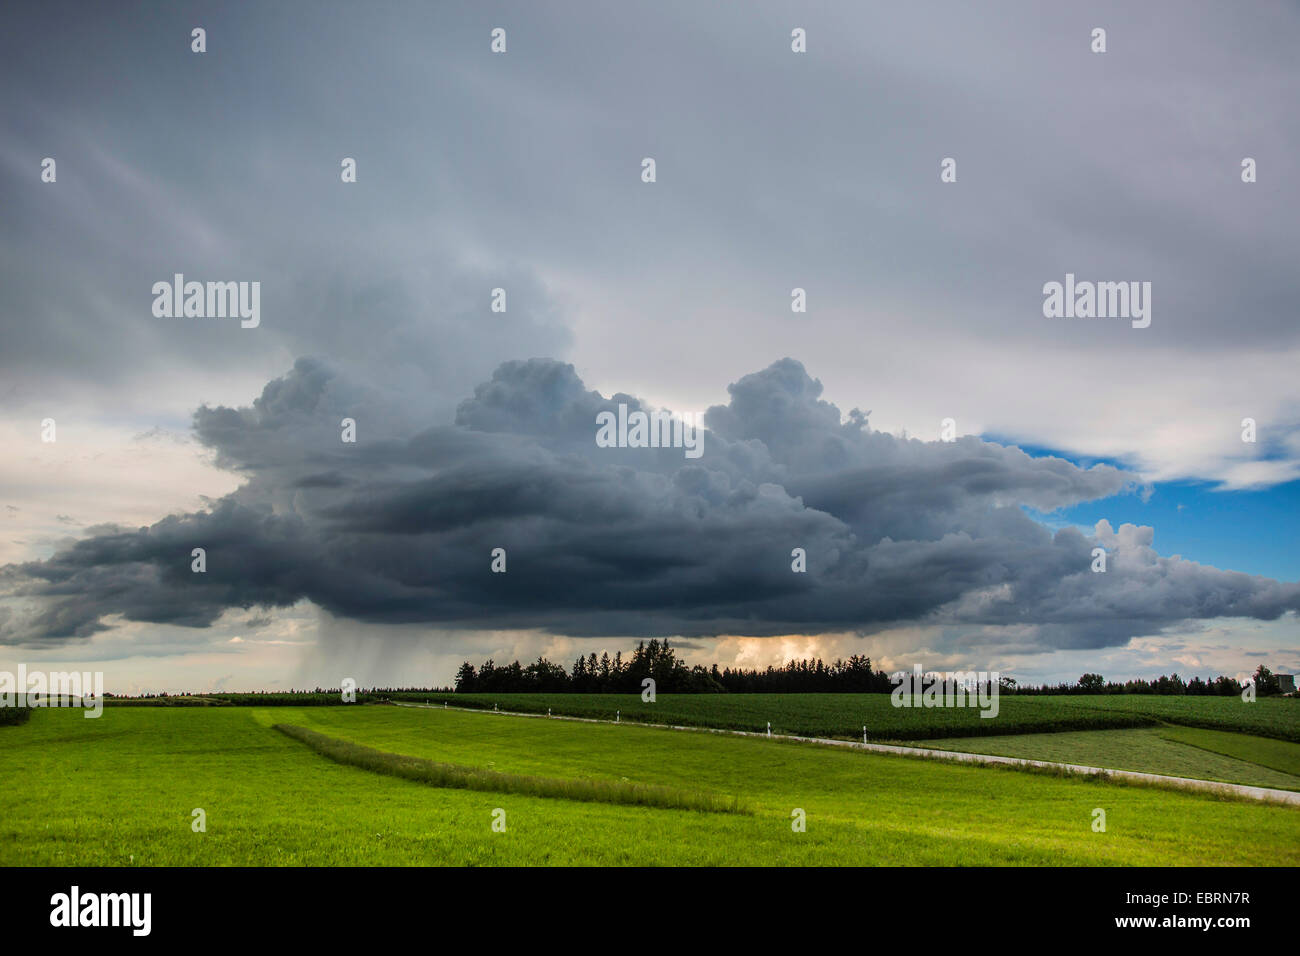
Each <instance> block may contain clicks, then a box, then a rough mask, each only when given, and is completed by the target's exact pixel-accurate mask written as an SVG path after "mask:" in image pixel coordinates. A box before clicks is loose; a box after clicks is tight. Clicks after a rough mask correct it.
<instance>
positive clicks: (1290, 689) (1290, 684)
mask: <svg viewBox="0 0 1300 956" xmlns="http://www.w3.org/2000/svg"><path fill="white" fill-rule="evenodd" d="M1277 689H1278V690H1279V691H1280V692H1281V693H1283V694H1294V693H1295V675H1294V674H1278V675H1277Z"/></svg>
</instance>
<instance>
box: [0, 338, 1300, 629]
mask: <svg viewBox="0 0 1300 956" xmlns="http://www.w3.org/2000/svg"><path fill="white" fill-rule="evenodd" d="M728 391H729V393H730V400H729V401H728V403H727V404H725V405H718V406H714V407H712V408H710V409H709V410H708V411H707V413H706V415H705V422H706V425H707V432H706V433H705V436H704V445H703V447H704V454H703V456H702V457H700V458H698V459H687V458H686V457H685V456H684V455H683V452H682V449H680V448H657V449H638V448H601V447H598V446H597V445H596V443H595V440H594V436H595V430H596V415H597V413H599V412H601V411H604V410H615V409H616V408H617V406H618V405H619V404H626V405H628V406H629V408H630V409H631V410H648V409H649V406H647V405H646V404H645V403H644V402H642V401H640V400H638V399H637V398H636V397H634V396H631V395H626V394H622V393H616V394H614V395H611V396H608V397H606V396H604V395H601V394H600V393H599V392H598V391H595V390H591V389H588V388H587V387H586V386H585V385H584V383H583V382H582V380H581V379H580V378H579V377H578V375H577V373H576V372H575V370H574V368H573V367H572V366H571V365H568V364H565V363H562V362H558V361H555V360H551V359H532V360H529V361H511V362H506V363H504V364H502V365H500V366H499V367H498V368H497V369H496V371H495V372H494V373H493V375H492V377H491V379H490V380H489V381H486V382H483V383H481V384H480V385H479V386H478V387H477V388H475V389H474V391H473V394H472V395H470V396H469V397H467V398H465V399H464V400H463V401H462V402H461V403H460V405H459V407H458V408H457V409H456V411H455V413H454V416H451V417H449V420H444V421H441V422H428V423H422V427H420V428H419V429H418V430H411V429H410V426H409V424H408V423H409V421H410V415H409V408H396V407H393V405H392V402H393V399H392V398H391V396H390V395H389V394H388V393H386V392H384V391H383V390H381V389H378V388H374V387H370V386H368V385H366V384H365V383H363V382H360V381H357V380H355V379H353V378H350V377H349V376H348V375H346V374H345V373H344V372H342V371H340V370H339V369H338V368H336V367H335V366H333V365H331V364H328V363H325V362H322V361H319V360H312V359H300V360H299V361H298V362H297V363H296V364H295V365H294V367H293V369H292V370H291V371H290V372H289V373H288V374H286V375H284V376H283V377H281V378H278V379H276V380H274V381H272V382H270V383H269V384H267V385H266V387H265V388H264V390H263V392H262V394H261V395H260V396H259V397H258V398H257V399H256V400H255V401H254V402H253V404H252V405H251V406H249V407H243V408H228V407H206V406H205V407H202V408H200V409H199V410H198V411H197V412H196V413H195V416H194V430H195V435H196V436H197V438H198V440H199V441H200V442H201V443H202V444H203V445H205V446H207V447H208V448H210V449H211V450H212V451H213V452H214V453H215V458H216V460H217V461H218V462H219V463H220V464H221V465H222V466H223V467H225V468H227V469H230V470H232V471H235V472H237V473H239V474H240V475H242V476H244V477H245V478H246V479H247V480H246V481H245V483H244V484H243V485H242V486H241V487H240V488H239V489H238V490H237V491H235V492H234V493H232V494H229V495H227V496H225V497H224V498H221V499H219V500H217V501H216V502H214V503H213V504H212V506H211V507H209V508H207V509H206V510H203V511H198V512H194V513H189V514H183V515H172V516H169V517H167V518H164V519H162V520H160V521H158V522H156V523H155V524H153V525H151V526H149V527H144V528H138V529H128V528H120V527H100V528H95V529H91V533H90V534H89V536H88V537H86V538H84V539H82V540H79V541H76V542H74V543H71V544H69V545H67V546H65V547H63V548H62V549H61V550H59V551H58V552H57V553H56V554H54V555H53V556H52V557H51V558H49V559H48V560H45V561H32V562H26V563H22V564H12V565H9V566H7V567H5V568H3V569H0V589H2V591H3V594H4V596H5V602H4V607H5V610H6V612H7V613H5V615H4V617H3V618H0V641H2V642H3V643H6V644H11V645H12V644H20V645H22V644H25V645H36V646H41V645H58V644H61V643H65V642H67V641H69V640H77V639H85V638H88V637H90V636H91V635H93V634H95V633H96V632H98V631H100V630H103V629H104V628H106V627H108V626H109V625H108V624H107V623H106V620H108V619H112V620H127V621H141V622H152V623H159V624H161V623H166V624H172V625H182V626H186V627H207V626H210V625H212V624H213V623H214V622H215V621H217V620H218V619H219V618H221V616H222V615H223V614H224V613H225V612H227V611H228V610H230V609H232V608H254V607H256V608H262V609H271V608H286V607H290V606H292V605H294V604H296V603H298V602H300V601H302V600H304V599H306V600H309V601H311V602H313V603H314V604H316V605H318V606H319V607H320V608H322V609H324V610H325V611H327V612H328V613H329V614H330V615H332V616H334V617H335V618H338V619H343V620H353V621H358V622H369V623H374V624H403V625H429V626H438V627H444V628H458V629H460V630H462V631H465V630H470V631H474V630H480V631H483V630H510V629H536V630H538V631H541V632H549V633H555V634H565V635H570V636H588V635H605V636H641V635H645V636H650V635H681V636H685V637H692V636H699V637H710V636H717V635H724V634H725V635H749V636H766V635H776V634H788V633H802V634H817V633H832V632H837V633H838V632H845V631H852V632H858V633H866V632H873V631H879V630H883V629H886V628H889V627H896V626H898V625H900V624H908V623H915V624H927V625H937V626H961V627H968V628H971V629H972V630H974V631H980V632H984V633H985V634H986V635H990V639H992V640H996V636H995V635H996V634H997V633H999V632H1000V631H1004V632H1005V633H1006V634H1008V635H1013V637H1012V639H1013V640H1014V641H1015V642H1016V643H1017V645H1018V646H1021V647H1024V646H1036V647H1039V648H1046V647H1069V648H1078V647H1100V646H1105V645H1109V644H1118V643H1123V642H1125V641H1127V640H1128V639H1129V638H1130V637H1132V636H1134V635H1138V634H1150V633H1155V632H1158V631H1159V630H1161V629H1162V628H1165V627H1168V626H1171V625H1173V624H1176V623H1178V622H1181V621H1184V620H1188V619H1201V618H1215V617H1228V616H1239V617H1252V618H1259V619H1273V618H1276V617H1278V616H1279V615H1281V614H1282V613H1284V612H1286V611H1288V610H1296V609H1297V608H1300V586H1298V585H1294V584H1283V583H1279V582H1277V581H1272V580H1269V579H1266V578H1260V577H1254V576H1250V575H1246V574H1239V573H1235V572H1231V571H1223V570H1219V569H1216V568H1211V567H1206V566H1203V565H1199V564H1196V563H1194V562H1190V561H1184V560H1181V559H1179V558H1176V557H1174V558H1170V557H1161V556H1160V555H1158V554H1157V553H1156V551H1155V550H1154V547H1153V545H1154V538H1153V531H1152V529H1151V528H1138V527H1135V526H1133V525H1123V526H1121V527H1120V528H1119V529H1118V530H1114V529H1112V528H1111V527H1110V525H1109V524H1107V523H1106V522H1104V521H1103V522H1101V523H1099V524H1098V525H1097V527H1096V528H1095V529H1094V530H1093V532H1092V533H1091V534H1084V533H1082V532H1080V531H1079V530H1077V529H1074V528H1065V529H1063V530H1060V531H1057V532H1055V533H1052V532H1051V531H1049V530H1048V529H1047V528H1046V527H1044V526H1043V525H1042V524H1040V523H1039V522H1037V521H1035V520H1033V519H1032V518H1031V517H1029V515H1027V514H1026V512H1025V508H1032V509H1034V510H1036V511H1050V510H1052V509H1056V508H1061V507H1067V506H1069V505H1072V504H1076V503H1078V502H1081V501H1088V500H1096V499H1101V498H1106V497H1109V496H1112V495H1116V494H1120V493H1123V492H1126V491H1131V490H1133V488H1134V483H1133V476H1132V475H1131V474H1128V473H1126V472H1124V471H1122V470H1120V469H1117V468H1114V467H1111V466H1109V465H1096V466H1093V467H1091V468H1086V469H1084V468H1080V467H1078V466H1076V465H1074V464H1072V463H1070V462H1068V461H1064V460H1062V459H1059V458H1052V457H1038V458H1035V457H1031V456H1030V455H1027V454H1026V453H1024V452H1023V451H1021V450H1020V449H1018V448H1015V447H1008V446H1003V445H999V444H996V443H992V442H987V441H981V440H978V439H976V438H973V437H966V438H960V439H958V440H956V441H953V442H923V441H919V440H917V439H908V438H903V437H898V436H894V435H890V434H886V433H884V432H881V431H875V430H873V429H872V428H871V426H870V423H869V420H868V417H867V415H866V414H864V413H862V412H861V411H859V410H857V409H854V410H851V411H850V412H849V413H848V414H847V415H846V414H843V413H842V412H841V410H840V409H839V408H837V407H836V406H835V405H833V404H831V403H830V402H828V401H825V400H824V399H823V398H822V397H821V393H822V385H821V383H820V382H819V381H818V380H816V379H814V378H812V377H811V376H809V375H808V373H807V372H806V371H805V369H804V367H803V366H802V365H801V364H800V363H799V362H797V361H794V360H792V359H788V358H787V359H782V360H781V361H778V362H776V363H774V364H773V365H771V366H770V367H768V368H766V369H763V370H762V371H759V372H756V373H754V374H751V375H747V376H745V377H743V378H741V379H740V380H739V381H737V382H736V383H734V384H733V385H731V386H730V387H729V389H728ZM345 417H351V418H354V419H355V420H356V422H357V432H358V441H357V442H356V443H355V444H350V443H345V442H342V441H341V440H340V422H341V421H342V419H343V418H345ZM196 547H201V548H204V549H205V551H206V559H207V570H206V572H205V573H201V574H200V573H194V572H192V571H191V566H190V563H191V551H192V549H193V548H196ZM1095 547H1103V548H1105V549H1106V550H1107V552H1108V570H1107V571H1106V572H1105V573H1100V574H1099V573H1093V572H1092V571H1091V564H1092V549H1093V548H1095ZM494 548H505V549H506V552H507V567H508V570H507V572H506V573H505V574H496V573H492V572H491V570H490V567H489V565H490V553H491V551H492V549H494ZM794 548H802V549H804V550H805V551H806V554H807V572H806V573H794V572H792V570H791V551H792V549H794Z"/></svg>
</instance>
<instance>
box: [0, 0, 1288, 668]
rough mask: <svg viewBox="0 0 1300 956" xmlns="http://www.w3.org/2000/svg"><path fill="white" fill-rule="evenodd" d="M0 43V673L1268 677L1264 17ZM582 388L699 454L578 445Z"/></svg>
mask: <svg viewBox="0 0 1300 956" xmlns="http://www.w3.org/2000/svg"><path fill="white" fill-rule="evenodd" d="M0 22H2V25H3V28H4V29H3V30H0V74H3V83H4V89H5V90H6V91H7V94H8V95H7V96H6V97H4V98H3V99H0V123H2V124H3V130H4V135H3V136H2V137H0V246H2V248H3V255H2V256H0V438H3V447H4V448H5V449H7V451H8V454H6V455H4V456H3V458H0V669H9V670H13V669H16V667H17V665H18V664H19V663H23V664H26V665H27V666H28V667H29V668H35V667H50V668H55V667H56V665H57V668H58V669H65V668H70V667H74V666H75V667H78V668H81V669H91V670H103V671H104V672H105V675H106V685H107V686H108V688H109V689H110V690H115V691H116V692H138V691H157V690H169V691H175V690H183V689H188V690H221V689H226V690H245V689H254V688H286V687H291V686H294V687H303V686H307V687H310V686H317V685H321V686H338V685H339V684H340V682H341V680H342V679H344V678H346V677H351V678H352V679H354V680H357V681H358V682H359V683H360V684H361V685H363V686H371V685H380V686H386V685H405V686H413V685H419V686H428V685H432V684H446V683H449V682H450V681H451V679H452V676H453V674H454V672H455V669H456V666H457V665H458V664H459V662H460V661H462V660H465V659H470V660H475V661H479V660H482V659H485V658H487V657H490V656H491V657H495V658H496V659H497V660H502V659H513V658H515V657H519V658H521V659H523V660H530V659H534V658H536V657H537V656H538V655H539V654H545V655H546V656H548V657H550V658H552V659H555V660H559V661H561V662H562V663H565V664H566V665H567V664H568V663H570V662H571V661H572V659H573V658H574V657H575V656H577V655H578V654H586V653H588V652H590V651H596V652H597V653H600V652H602V651H605V650H608V651H609V652H610V653H611V654H612V653H613V652H614V651H616V650H620V649H621V650H624V651H625V652H626V651H627V650H629V649H630V648H631V647H632V646H634V645H635V643H636V641H637V640H639V639H644V638H648V637H669V638H671V639H673V641H674V643H676V644H677V645H678V646H679V647H680V648H681V650H682V652H683V654H684V655H685V656H686V659H687V660H688V661H690V662H691V663H713V662H717V663H719V664H720V665H723V666H726V665H742V666H766V665H768V664H780V663H782V662H783V661H784V660H787V659H790V658H791V657H803V656H823V657H825V658H827V659H833V658H834V657H836V656H848V655H850V654H854V653H862V654H868V655H869V656H871V658H872V659H873V661H875V662H877V664H878V665H881V666H885V667H887V668H889V669H895V668H899V669H910V668H911V667H912V665H913V664H920V665H921V666H923V667H926V668H934V669H953V670H956V669H963V670H967V669H969V670H998V671H1000V672H1002V673H1008V674H1011V675H1013V676H1015V677H1016V678H1017V680H1019V681H1020V682H1021V683H1025V682H1040V681H1052V682H1056V681H1073V680H1075V679H1077V677H1078V676H1079V675H1080V674H1081V673H1083V672H1085V671H1097V672H1101V673H1103V674H1105V675H1106V676H1107V677H1109V678H1112V679H1125V678H1129V677H1152V676H1156V675H1158V674H1161V673H1170V672H1173V671H1177V672H1179V673H1181V674H1183V675H1184V676H1188V675H1191V674H1200V675H1202V676H1210V675H1217V674H1220V673H1225V674H1229V675H1233V676H1237V675H1240V676H1244V675H1246V674H1249V673H1250V672H1252V671H1253V670H1254V668H1255V667H1256V666H1257V665H1258V664H1260V663H1264V664H1266V665H1267V666H1269V667H1270V668H1271V669H1273V670H1274V671H1278V672H1283V673H1294V672H1296V670H1297V669H1300V639H1297V623H1298V622H1297V617H1296V615H1297V611H1300V557H1297V551H1296V549H1295V547H1294V542H1295V541H1296V539H1297V532H1298V531H1300V517H1297V516H1298V515H1300V508H1297V505H1298V504H1300V376H1297V374H1296V369H1297V368H1300V323H1298V322H1297V303H1300V272H1297V270H1296V268H1295V251H1296V249H1297V248H1300V242H1298V241H1297V239H1298V237H1297V225H1296V224H1297V221H1300V215H1297V214H1298V213H1300V200H1298V198H1297V186H1296V184H1297V182H1298V181H1300V110H1297V108H1296V103H1300V72H1298V71H1297V70H1296V69H1295V65H1294V51H1295V50H1296V49H1297V46H1298V44H1300V8H1297V6H1296V5H1295V4H1285V3H1259V4H1253V5H1251V7H1250V10H1249V12H1243V11H1242V10H1240V9H1234V8H1226V7H1223V6H1221V5H1216V4H1211V3H1167V2H1154V3H1147V4H1141V5H1136V6H1135V5H1131V4H1120V3H1116V4H1105V3H1102V4H1090V5H1089V6H1088V7H1087V8H1086V9H1085V8H1082V7H1080V8H1078V9H1073V10H1070V9H1057V8H1055V7H1051V6H1048V7H1044V6H1043V5H1041V4H1031V3H1003V2H999V3H992V4H981V5H971V4H962V3H918V4H908V5H901V6H898V7H894V8H889V9H885V8H878V7H872V6H869V5H859V4H846V3H798V4H794V3H771V2H746V3H744V4H735V3H728V2H722V0H709V2H699V0H695V2H664V3H660V4H655V5H653V7H651V8H637V9H635V10H632V9H631V8H627V7H624V6H621V5H612V4H600V3H595V2H586V3H569V2H546V3H535V2H527V3H450V2H445V3H398V2H386V3H378V4H344V3H313V4H311V5H307V4H275V5H265V6H263V7H256V8H255V7H252V6H250V5H242V4H240V5H236V4H212V3H184V2H178V3H165V4H164V3H137V4H131V5H122V6H116V5H93V4H69V3H59V2H43V3H29V2H12V3H9V4H6V5H5V6H4V9H3V10H2V11H0ZM195 28H202V29H203V30H204V31H205V33H204V40H205V49H204V51H203V52H196V51H195V50H194V49H193V48H192V45H193V42H194V41H193V33H192V31H193V30H194V29H195ZM498 28H499V29H501V30H504V31H505V34H504V36H505V50H504V52H494V51H493V49H492V43H493V39H492V34H493V31H494V30H496V29H498ZM1097 28H1102V29H1104V30H1105V31H1106V35H1105V39H1106V50H1105V52H1104V53H1100V52H1094V51H1093V46H1094V45H1095V40H1094V30H1095V29H1097ZM796 29H800V30H803V31H804V34H805V36H806V52H795V51H794V50H793V49H792V31H794V30H796ZM47 158H49V159H53V160H54V161H55V167H54V170H55V175H54V177H53V181H47V178H48V177H47V175H46V174H45V172H44V170H45V162H44V161H45V160H46V159H47ZM345 158H348V159H352V160H354V161H355V165H356V181H355V182H345V181H344V177H343V175H342V173H341V170H342V166H343V161H344V160H345ZM647 158H652V159H653V160H654V162H655V177H654V181H653V182H646V181H645V179H644V175H643V170H644V164H643V161H644V160H645V159H647ZM1246 158H1250V159H1252V160H1253V161H1254V168H1255V170H1256V177H1255V181H1253V182H1244V181H1243V175H1242V162H1243V160H1244V159H1246ZM945 159H952V160H954V161H955V174H956V178H955V181H952V182H945V181H943V179H942V177H941V172H942V166H941V164H942V162H943V161H944V160H945ZM177 273H180V274H183V275H184V276H185V277H186V280H188V281H199V282H209V281H211V282H217V281H220V282H226V281H230V282H254V281H256V282H258V283H259V290H260V308H259V317H258V318H259V321H258V323H257V325H256V327H250V328H245V327H243V325H242V323H241V322H240V320H239V319H238V318H230V317H202V318H201V317H194V316H191V317H174V316H173V317H168V316H160V315H158V314H156V312H157V309H156V308H155V294H154V292H153V288H154V286H155V283H158V282H160V281H162V282H170V281H171V280H172V277H173V276H174V275H176V274H177ZM1067 275H1071V276H1076V277H1077V278H1078V279H1079V280H1080V281H1085V280H1086V281H1095V282H1138V283H1148V282H1149V283H1150V290H1151V291H1150V298H1149V306H1150V314H1149V317H1150V325H1149V326H1148V327H1145V328H1139V327H1135V326H1134V324H1133V323H1132V322H1130V321H1129V320H1128V319H1127V318H1049V317H1047V316H1046V315H1045V314H1044V286H1045V284H1047V283H1051V282H1065V281H1066V276H1067ZM495 289H502V290H504V292H505V301H506V307H505V311H503V312H502V311H493V309H492V302H493V297H494V293H493V290H495ZM795 289H801V290H803V291H804V298H805V301H806V311H800V312H796V311H793V309H792V290H795ZM620 404H622V405H625V406H627V407H628V408H629V409H631V410H637V409H648V410H652V409H660V410H669V411H671V412H672V413H674V414H676V415H680V416H684V415H691V416H697V415H702V416H703V419H702V420H703V422H704V431H703V445H702V449H703V453H702V454H701V455H700V457H698V458H690V457H687V456H686V455H685V454H683V450H682V449H680V448H659V449H647V448H606V447H601V446H600V445H599V444H598V443H597V441H596V440H595V438H596V431H597V416H598V415H599V414H600V413H601V412H602V411H617V408H618V406H619V405H620ZM345 418H348V419H351V420H352V421H354V422H355V423H356V427H355V433H356V441H355V442H345V441H343V440H342V439H341V433H342V428H341V423H342V421H343V419H345ZM1247 418H1249V419H1252V420H1253V421H1254V423H1255V436H1254V437H1255V440H1254V441H1253V442H1251V441H1243V420H1244V419H1247ZM48 420H53V423H54V429H55V430H54V435H53V437H54V440H53V441H50V440H46V439H47V438H49V437H51V436H50V434H49V429H48V428H47V427H46V425H45V423H46V422H47V421H48ZM692 420H693V419H692ZM945 420H950V425H949V426H948V427H947V429H946V430H945V424H944V423H945ZM196 547H201V548H203V549H204V552H205V560H206V570H205V571H203V572H202V573H196V572H194V571H193V570H192V567H193V566H192V557H191V555H192V550H193V548H196ZM1098 547H1100V548H1103V549H1105V551H1106V557H1107V569H1106V571H1105V572H1104V573H1097V572H1094V571H1092V570H1091V568H1092V566H1093V563H1094V555H1093V552H1094V549H1095V548H1098ZM495 548H504V549H505V552H506V554H507V570H506V571H505V573H501V574H498V573H494V572H493V571H492V570H491V568H490V563H491V557H490V556H491V553H492V551H493V549H495ZM796 548H801V549H803V550H804V553H805V555H806V570H805V571H803V572H795V571H794V570H792V551H793V549H796Z"/></svg>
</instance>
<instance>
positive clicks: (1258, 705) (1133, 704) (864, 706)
mask: <svg viewBox="0 0 1300 956" xmlns="http://www.w3.org/2000/svg"><path fill="white" fill-rule="evenodd" d="M393 696H394V699H412V700H415V699H418V700H425V701H430V702H435V703H441V702H443V701H447V702H449V703H450V704H451V705H452V706H455V707H478V708H484V709H487V710H492V709H493V707H494V706H499V707H500V709H501V710H513V711H521V712H525V713H535V714H544V713H546V712H547V710H548V709H550V711H551V712H552V713H555V714H564V715H567V716H574V717H591V718H596V719H601V720H613V719H614V718H615V714H616V713H617V714H618V715H619V719H620V720H625V721H642V722H647V723H658V724H674V725H679V726H685V727H716V728H720V729H725V730H753V731H762V730H766V729H767V722H768V721H771V723H772V732H773V733H780V734H794V735H797V736H804V737H839V738H843V739H852V740H861V739H862V733H863V727H864V726H865V727H866V733H867V737H868V739H871V740H899V741H904V740H927V739H933V738H938V737H967V736H972V737H973V736H994V735H1003V734H1026V733H1052V732H1059V731H1066V730H1110V729H1115V728H1120V727H1146V726H1154V725H1156V724H1159V723H1161V722H1165V721H1168V722H1171V723H1179V724H1187V725H1189V726H1200V727H1207V728H1211V729H1219V730H1231V731H1239V732H1243V733H1251V734H1256V735H1259V736H1266V737H1275V738H1278V739H1280V740H1290V741H1295V742H1300V701H1295V700H1284V699H1280V698H1277V699H1264V700H1258V701H1255V702H1253V703H1249V704H1247V703H1244V702H1243V701H1241V700H1240V699H1239V698H1236V697H1232V698H1219V697H1196V698H1174V697H1143V698H1141V699H1138V700H1134V698H1135V697H1137V696H1138V695H1132V696H1080V697H1046V696H1044V697H1038V696H1023V697H1017V696H1014V695H1002V696H1001V697H999V699H998V714H997V716H996V717H981V716H980V711H979V710H978V709H977V708H975V707H894V706H893V705H892V703H891V702H890V698H889V695H888V694H672V695H669V694H660V695H658V699H657V700H656V701H655V702H653V703H646V702H643V701H642V700H641V697H640V695H638V694H404V695H393Z"/></svg>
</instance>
